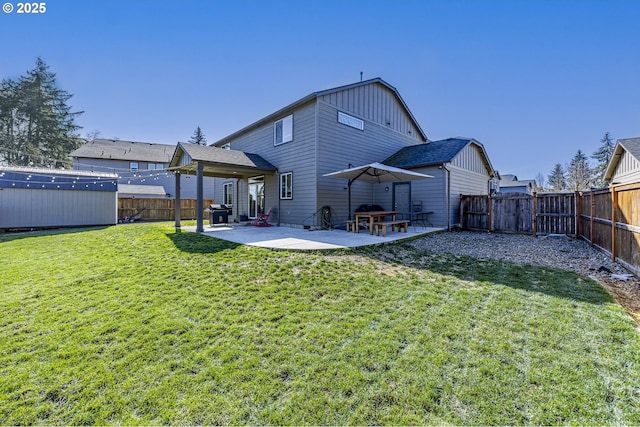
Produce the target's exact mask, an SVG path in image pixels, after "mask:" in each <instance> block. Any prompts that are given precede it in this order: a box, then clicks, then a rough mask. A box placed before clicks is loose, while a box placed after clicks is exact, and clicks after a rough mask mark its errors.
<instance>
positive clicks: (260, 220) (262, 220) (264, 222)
mask: <svg viewBox="0 0 640 427" xmlns="http://www.w3.org/2000/svg"><path fill="white" fill-rule="evenodd" d="M271 209H272V208H269V210H268V211H267V213H259V214H258V216H257V217H256V219H254V220H253V222H252V223H251V225H255V226H256V227H271V224H269V216H271Z"/></svg>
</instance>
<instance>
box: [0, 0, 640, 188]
mask: <svg viewBox="0 0 640 427" xmlns="http://www.w3.org/2000/svg"><path fill="white" fill-rule="evenodd" d="M9 1H10V2H11V3H12V4H13V5H14V7H17V3H18V2H17V1H14V0H9ZM0 3H5V0H1V1H0ZM45 3H46V12H45V13H44V14H40V15H26V14H22V15H19V14H17V13H15V11H14V12H13V13H11V14H6V13H0V40H2V49H1V50H0V77H2V78H7V77H12V78H17V77H18V76H20V75H22V74H24V73H25V72H26V71H27V70H29V69H31V68H33V66H34V63H35V59H36V57H38V56H40V57H42V58H43V59H44V61H45V62H46V63H47V64H48V65H49V66H50V67H51V70H52V71H53V72H55V73H56V74H57V78H58V84H59V86H60V87H61V88H63V89H65V90H67V91H69V92H71V93H72V94H74V96H73V98H72V99H71V100H70V104H71V105H72V106H73V108H74V109H76V110H83V111H85V113H84V114H83V115H82V116H81V117H80V118H79V119H78V124H79V125H81V126H83V128H84V129H83V130H82V134H83V135H84V134H86V133H87V132H89V131H93V130H98V131H100V132H101V136H102V137H106V138H116V137H117V138H120V139H123V140H133V141H147V142H159V143H175V142H176V141H185V140H188V139H189V137H190V136H191V135H192V133H193V131H194V129H195V128H196V126H200V127H201V128H202V130H203V132H204V133H205V135H206V136H207V139H208V141H209V142H214V141H215V140H217V139H219V138H222V137H223V136H226V135H228V134H230V133H232V132H234V131H236V130H238V129H240V128H241V127H244V126H245V125H247V124H249V123H252V122H254V121H256V120H258V119H260V118H261V117H263V116H265V115H267V114H269V113H271V112H273V111H275V110H276V109H279V108H281V107H284V106H285V105H287V104H289V103H291V102H293V101H295V100H297V99H299V98H302V97H304V96H306V95H308V94H310V93H312V92H314V91H317V90H322V89H327V88H330V87H335V86H339V85H343V84H349V83H353V82H356V81H358V80H359V79H360V72H361V71H362V72H363V75H364V78H365V79H368V78H374V77H381V78H382V79H384V80H385V81H387V82H388V83H389V84H391V85H393V86H395V87H396V88H397V89H398V91H399V92H400V94H401V95H402V97H403V98H404V100H405V101H406V103H407V105H408V106H409V108H410V109H411V111H412V112H413V114H414V116H415V117H416V119H417V120H418V122H419V123H420V125H421V126H422V128H423V129H424V130H425V132H426V133H427V136H428V137H429V138H430V139H431V140H437V139H442V138H447V137H452V136H468V137H473V138H476V139H478V140H479V141H480V142H482V143H483V144H484V145H485V148H486V149H487V152H488V154H489V157H490V159H491V161H492V163H493V166H494V168H496V169H498V170H499V171H500V172H501V173H503V174H506V173H515V174H516V175H518V177H519V178H521V179H530V178H534V177H535V175H536V174H537V173H538V172H541V173H543V174H544V175H545V176H546V175H548V174H549V172H550V171H551V169H552V168H553V166H554V164H555V163H558V162H559V163H562V164H565V163H567V162H569V161H570V159H571V157H573V155H574V154H575V152H576V151H577V150H578V149H582V150H583V151H585V152H586V153H587V154H589V155H590V154H592V153H593V151H595V150H596V149H597V147H598V146H599V145H600V139H601V138H602V135H603V134H604V132H607V131H608V132H611V134H612V135H613V137H614V138H628V137H637V136H640V31H638V18H639V17H640V1H638V0H633V1H632V0H628V1H622V0H606V1H589V0H586V1H577V0H576V1H567V0H558V1H541V0H539V1H526V0H523V1H498V0H491V1H489V0H486V1H483V0H476V1H471V0H468V1H435V0H432V1H401V0H400V1H364V0H361V1H355V0H352V1H348V0H345V1H333V0H323V1H242V0H239V1H213V0H207V1H205V0H193V1H189V0H182V1H178V0H149V1H147V0H129V1H121V0H91V1H88V0H82V1H75V0H67V1H62V0H51V1H46V2H45Z"/></svg>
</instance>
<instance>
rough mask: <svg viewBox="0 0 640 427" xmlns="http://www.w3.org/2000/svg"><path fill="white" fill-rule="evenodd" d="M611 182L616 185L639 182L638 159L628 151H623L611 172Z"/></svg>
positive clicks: (639, 169)
mask: <svg viewBox="0 0 640 427" xmlns="http://www.w3.org/2000/svg"><path fill="white" fill-rule="evenodd" d="M611 182H615V183H616V185H620V184H633V183H636V182H640V162H639V161H638V159H636V158H635V157H633V156H632V155H631V154H629V152H628V151H624V152H623V153H622V155H621V156H620V160H619V161H618V165H617V166H616V169H615V171H614V172H613V176H612V177H611Z"/></svg>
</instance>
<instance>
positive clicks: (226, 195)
mask: <svg viewBox="0 0 640 427" xmlns="http://www.w3.org/2000/svg"><path fill="white" fill-rule="evenodd" d="M222 204H223V205H227V206H232V205H233V182H227V183H225V184H224V185H223V186H222Z"/></svg>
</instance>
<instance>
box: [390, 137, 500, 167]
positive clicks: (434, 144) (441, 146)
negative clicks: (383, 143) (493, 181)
mask: <svg viewBox="0 0 640 427" xmlns="http://www.w3.org/2000/svg"><path fill="white" fill-rule="evenodd" d="M469 144H474V145H476V146H477V147H478V148H479V149H480V151H481V152H482V155H483V157H484V160H485V162H486V166H487V170H489V175H490V176H493V175H494V171H493V167H492V166H491V162H490V161H489V156H488V155H487V152H486V151H485V149H484V146H483V145H482V144H481V143H480V142H478V141H477V140H475V139H473V138H462V137H457V138H447V139H442V140H439V141H431V142H428V143H426V144H417V145H410V146H408V147H404V148H401V149H400V150H399V151H397V152H396V153H395V154H393V155H391V156H390V157H388V158H387V159H386V160H384V161H383V162H382V163H384V164H385V165H389V166H395V167H397V168H403V169H412V168H418V167H424V166H434V165H441V164H444V163H449V162H451V161H452V160H453V159H454V157H456V156H457V155H458V153H460V151H462V150H463V149H464V148H465V147H467V146H468V145H469Z"/></svg>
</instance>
